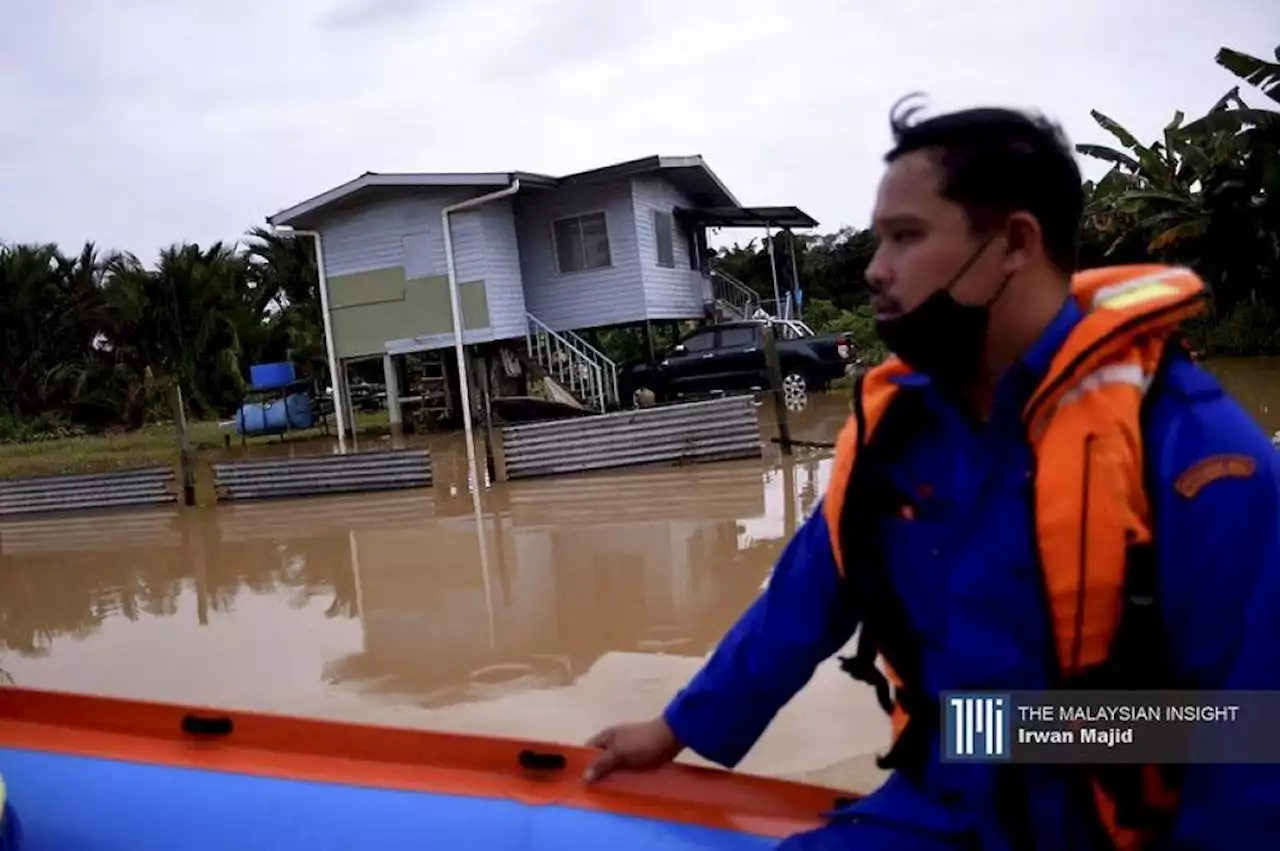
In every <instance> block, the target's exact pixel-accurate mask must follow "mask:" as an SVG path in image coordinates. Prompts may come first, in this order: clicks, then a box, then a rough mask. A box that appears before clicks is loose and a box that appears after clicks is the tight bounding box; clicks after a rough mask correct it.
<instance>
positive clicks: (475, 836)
mask: <svg viewBox="0 0 1280 851" xmlns="http://www.w3.org/2000/svg"><path fill="white" fill-rule="evenodd" d="M593 755H594V752H593V751H589V750H586V749H582V748H576V747H562V746H558V745H549V744H547V743H545V742H525V741H515V740H507V739H497V738H488V737H475V736H461V735H452V734H442V733H433V732H425V731H419V730H411V729H402V728H389V727H376V726H367V725H358V724H345V723H337V722H330V721H321V720H314V719H305V718H293V717H286V716H279V715H264V714H255V713H248V712H235V711H223V710H216V709H206V708H191V707H182V706H175V705H169V704H160V703H147V702H140V701H131V700H117V699H112V698H102V697H89V696H84V695H77V694H67V693H61V692H49V691H35V690H30V689H22V688H14V687H2V688H0V777H3V782H0V801H3V802H4V813H5V815H4V816H3V821H0V849H2V851H55V849H57V851H62V849H77V851H81V849H88V850H89V851H161V849H163V850H164V851H171V849H188V851H203V849H219V851H224V849H236V851H249V849H259V848H260V849H293V848H298V849H308V851H325V849H339V848H341V849H364V848H369V849H378V851H394V850H395V849H409V848H412V849H434V848H449V849H453V848H476V849H486V851H514V849H520V851H542V849H567V848H573V849H578V848H584V849H588V848H608V849H611V851H639V849H650V848H663V849H681V848H689V849H692V848H698V849H720V851H737V849H763V848H771V847H773V846H774V845H776V844H777V841H778V839H779V838H781V837H783V836H786V835H789V834H791V833H794V832H796V831H800V830H806V829H809V828H812V827H816V826H817V825H819V824H820V823H821V821H822V815H823V814H824V813H826V812H829V811H830V810H832V809H833V808H834V806H835V805H836V798H837V795H838V793H837V792H835V791H833V790H830V789H824V788H820V787H815V786H807V785H802V784H796V783H788V782H783V781H777V780H769V779H764V778H757V777H749V776H745V775H738V774H733V773H730V772H724V771H718V770H713V769H703V768H697V767H690V766H681V765H673V766H669V767H667V768H664V769H660V770H658V771H654V772H647V773H631V774H619V775H614V776H612V777H610V778H608V779H606V780H604V781H602V782H601V783H599V784H598V785H595V786H590V787H588V786H586V785H584V783H583V782H582V780H581V775H582V772H583V770H584V769H585V768H586V766H587V765H588V764H589V762H590V760H591V759H592V757H593ZM6 796H7V800H5V799H6Z"/></svg>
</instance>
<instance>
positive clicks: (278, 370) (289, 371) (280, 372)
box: [249, 361, 295, 390]
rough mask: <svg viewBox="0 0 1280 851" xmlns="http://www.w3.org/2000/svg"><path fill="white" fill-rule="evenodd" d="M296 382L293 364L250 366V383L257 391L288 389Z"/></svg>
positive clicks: (256, 364)
mask: <svg viewBox="0 0 1280 851" xmlns="http://www.w3.org/2000/svg"><path fill="white" fill-rule="evenodd" d="M294 380H295V375H294V370H293V364H292V363H289V362H288V361H285V362H283V363H255V364H252V365H250V366H249V383H250V384H251V385H252V386H253V389H255V390H275V389H277V388H280V387H287V386H288V385H289V384H290V383H291V382H293V381H294Z"/></svg>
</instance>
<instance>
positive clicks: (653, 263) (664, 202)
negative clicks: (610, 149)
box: [632, 176, 703, 319]
mask: <svg viewBox="0 0 1280 851" xmlns="http://www.w3.org/2000/svg"><path fill="white" fill-rule="evenodd" d="M632 199H633V201H634V204H635V220H636V239H637V242H638V245H639V250H640V269H641V272H642V274H643V276H644V298H645V309H646V312H647V314H648V317H649V318H650V319H696V318H700V317H701V316H702V315H703V306H702V305H703V278H702V273H701V272H699V271H698V270H697V269H690V268H689V243H688V238H687V237H686V236H685V234H684V232H683V231H682V230H681V229H680V225H679V223H673V232H674V240H673V242H674V254H675V266H674V268H667V267H666V266H659V265H658V246H657V242H656V240H655V234H654V227H653V212H654V210H661V211H663V212H666V213H670V212H671V211H672V209H673V208H675V207H690V206H693V205H692V204H690V203H689V200H688V199H687V198H685V196H684V195H683V194H682V193H681V192H680V190H678V189H676V188H675V187H674V186H672V185H671V184H669V183H667V182H666V181H665V180H663V179H662V178H661V177H656V176H655V177H637V178H635V179H634V180H633V181H632Z"/></svg>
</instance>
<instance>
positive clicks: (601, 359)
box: [563, 331, 618, 403]
mask: <svg viewBox="0 0 1280 851" xmlns="http://www.w3.org/2000/svg"><path fill="white" fill-rule="evenodd" d="M563 334H564V336H566V337H567V338H568V339H569V340H570V342H572V343H573V344H574V345H575V346H577V347H578V348H579V349H580V350H582V351H584V352H586V354H587V355H588V356H589V357H591V358H592V359H593V360H595V361H596V363H597V364H599V366H600V369H601V371H602V372H603V373H604V381H605V388H604V389H605V395H606V396H607V397H608V398H610V399H612V400H613V401H614V402H615V403H616V402H617V401H618V364H617V363H615V362H614V361H613V359H612V358H610V357H609V356H608V355H606V354H605V353H604V352H602V351H600V350H599V349H597V348H596V347H595V346H593V345H591V343H589V342H587V340H586V339H585V338H584V337H583V336H582V335H581V334H578V333H576V332H574V331H564V332H563Z"/></svg>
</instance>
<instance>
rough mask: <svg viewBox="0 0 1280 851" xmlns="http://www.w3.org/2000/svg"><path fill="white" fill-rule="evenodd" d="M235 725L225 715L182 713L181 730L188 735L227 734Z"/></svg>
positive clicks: (229, 733)
mask: <svg viewBox="0 0 1280 851" xmlns="http://www.w3.org/2000/svg"><path fill="white" fill-rule="evenodd" d="M233 729H235V725H234V724H233V723H232V721H231V719H230V718H228V717H227V716H225V715H184V716H182V732H184V733H186V734H187V735H189V736H229V735H231V731H232V730H233Z"/></svg>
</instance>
